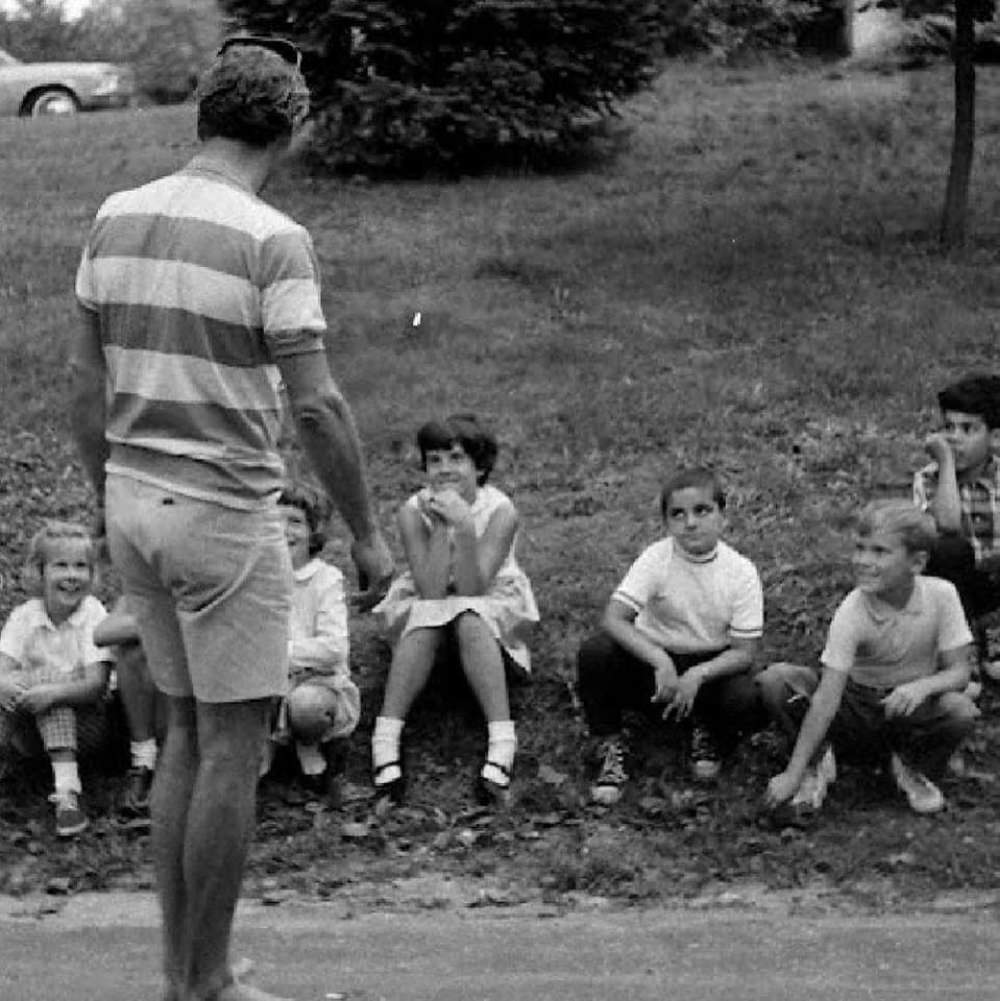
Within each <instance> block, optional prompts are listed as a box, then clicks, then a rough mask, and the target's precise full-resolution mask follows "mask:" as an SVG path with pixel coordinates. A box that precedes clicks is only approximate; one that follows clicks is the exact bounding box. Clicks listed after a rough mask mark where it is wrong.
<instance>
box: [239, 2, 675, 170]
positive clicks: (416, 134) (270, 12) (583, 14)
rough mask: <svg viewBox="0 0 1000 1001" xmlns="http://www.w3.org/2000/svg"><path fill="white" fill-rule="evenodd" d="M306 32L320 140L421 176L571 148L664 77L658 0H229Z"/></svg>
mask: <svg viewBox="0 0 1000 1001" xmlns="http://www.w3.org/2000/svg"><path fill="white" fill-rule="evenodd" d="M223 4H224V7H225V8H226V9H227V10H228V11H229V13H231V14H232V15H233V16H234V18H235V19H236V20H237V21H238V22H239V23H241V24H242V25H244V26H245V27H247V28H248V29H251V30H254V31H262V32H273V33H275V34H281V35H285V36H287V37H290V38H292V39H294V40H295V41H297V42H298V43H299V44H300V45H301V46H302V48H303V50H304V51H305V53H306V59H305V63H304V69H305V71H306V75H307V77H308V79H309V83H310V86H311V88H312V91H313V97H314V103H315V106H316V115H315V120H316V132H315V136H314V144H313V145H314V151H315V153H316V155H317V156H319V157H320V158H321V159H322V160H323V162H324V163H325V164H327V165H328V166H330V167H332V168H334V169H336V170H340V171H363V172H366V173H387V172H391V173H407V174H416V173H422V172H425V171H427V170H432V169H444V170H449V171H458V170H475V169H481V168H484V167H487V166H492V165H496V164H503V163H517V162H525V161H528V162H537V161H538V160H539V159H544V158H546V157H551V156H562V155H566V154H568V153H570V152H571V151H573V150H575V149H577V148H578V146H579V145H580V144H581V143H583V142H585V141H586V140H587V138H588V137H590V136H591V135H592V134H593V133H594V132H595V131H596V130H598V129H599V128H600V126H601V123H602V122H603V121H605V120H606V119H607V117H608V116H610V115H612V114H613V113H614V104H615V101H616V100H617V99H619V98H622V97H625V96H627V95H629V94H631V93H633V92H635V91H636V90H637V89H638V88H639V87H641V86H642V85H643V84H644V83H645V82H646V81H647V80H648V79H649V77H650V76H651V75H652V72H653V69H654V63H655V54H656V46H657V41H658V37H659V27H658V13H659V11H658V4H657V3H656V2H653V0H423V2H421V3H419V4H417V3H411V2H409V0H287V2H285V3H281V4H277V3H273V2H271V0H223Z"/></svg>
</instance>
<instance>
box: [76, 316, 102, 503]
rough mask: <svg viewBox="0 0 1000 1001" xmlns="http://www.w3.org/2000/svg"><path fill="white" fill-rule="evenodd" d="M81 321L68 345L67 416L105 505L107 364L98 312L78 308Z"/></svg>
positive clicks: (87, 471)
mask: <svg viewBox="0 0 1000 1001" xmlns="http://www.w3.org/2000/svg"><path fill="white" fill-rule="evenodd" d="M79 316H80V322H79V324H78V325H77V328H76V333H75V336H74V337H73V341H72V343H71V345H70V351H69V370H70V417H71V421H72V434H73V439H74V440H75V442H76V448H77V452H78V453H79V455H80V460H81V462H82V463H83V468H84V470H85V471H86V473H87V477H88V479H89V480H90V482H91V483H92V484H93V485H94V489H95V490H96V491H97V498H98V503H99V505H100V506H101V507H103V506H104V476H105V473H104V464H105V462H106V461H107V458H108V441H107V438H106V436H105V425H106V422H107V395H106V393H107V366H106V363H105V360H104V350H103V348H102V346H101V330H100V324H99V321H98V317H97V314H96V313H94V312H92V311H91V310H89V309H84V308H83V307H80V309H79Z"/></svg>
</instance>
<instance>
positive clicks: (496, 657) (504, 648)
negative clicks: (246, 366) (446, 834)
mask: <svg viewBox="0 0 1000 1001" xmlns="http://www.w3.org/2000/svg"><path fill="white" fill-rule="evenodd" d="M417 445H418V447H419V449H420V460H421V465H422V467H423V469H424V472H425V473H426V477H427V482H426V485H425V486H424V487H423V489H421V490H420V491H418V492H417V493H416V494H414V495H413V496H412V497H410V498H409V499H408V500H407V501H406V503H405V504H403V506H402V508H401V509H400V512H399V519H398V523H399V531H400V535H401V537H402V542H403V549H404V551H405V554H406V561H407V564H408V569H407V570H406V571H404V573H403V574H402V575H401V576H400V577H398V578H397V579H396V580H395V581H394V582H393V585H392V587H391V588H390V589H389V593H388V594H387V595H386V597H385V599H384V600H383V601H382V602H381V604H379V605H378V606H377V607H376V608H375V613H376V615H378V616H379V618H380V620H381V622H382V623H383V625H384V626H385V628H386V630H387V631H389V632H390V634H391V635H392V636H393V637H394V638H396V646H395V650H394V653H393V658H392V665H391V667H390V668H389V677H388V679H387V681H386V689H385V696H384V700H383V703H382V709H381V712H380V713H379V715H378V718H377V719H376V720H375V730H374V733H373V735H372V766H373V769H374V781H375V786H376V789H377V790H378V791H379V792H380V793H384V794H388V795H390V796H391V797H392V798H393V799H397V800H398V799H399V798H400V797H401V795H402V791H403V770H402V764H401V759H400V751H399V743H400V734H401V732H402V729H403V723H404V721H405V719H406V714H407V712H408V711H409V709H410V707H411V705H412V704H413V701H414V699H415V698H416V697H417V695H418V694H419V693H420V692H421V691H422V689H423V688H424V686H425V684H426V683H427V679H428V678H429V676H430V673H431V669H432V668H433V666H434V663H435V660H436V658H437V657H438V654H439V652H441V651H444V652H448V651H449V650H451V651H454V653H455V656H456V658H457V661H458V664H459V665H460V667H461V670H462V673H463V674H464V675H465V677H466V679H467V680H468V683H469V686H470V687H471V689H472V692H473V694H474V695H475V697H476V699H477V701H478V702H479V704H480V706H481V707H482V710H483V714H484V715H485V717H486V724H487V731H488V733H487V749H486V758H485V761H484V763H483V766H482V769H481V770H480V772H479V787H480V790H481V792H483V793H485V794H486V795H487V796H488V797H490V798H492V799H494V800H497V801H499V802H501V803H503V802H506V800H507V798H508V796H509V789H510V778H511V770H512V768H513V764H514V752H515V750H516V748H517V741H516V738H515V735H514V723H513V721H512V720H511V718H510V705H509V702H508V697H507V671H508V670H512V671H515V672H518V671H519V672H522V673H523V674H527V673H528V672H529V671H530V668H531V662H530V659H529V655H528V648H527V646H526V643H525V638H526V634H527V632H528V630H529V629H530V627H531V626H532V625H533V624H534V623H535V622H537V621H538V609H537V607H536V605H535V599H534V595H533V594H532V591H531V584H530V583H529V581H528V578H527V577H526V576H525V574H524V571H523V570H521V568H520V567H519V566H518V563H517V559H516V557H515V554H514V549H515V542H516V539H517V527H518V519H517V511H516V510H515V509H514V505H513V504H512V503H511V501H510V498H509V497H507V495H506V494H504V493H503V492H501V491H500V490H498V489H497V488H496V487H493V486H490V485H488V484H487V482H486V481H487V479H488V478H489V475H490V472H491V471H492V469H493V465H494V463H495V461H496V455H497V443H496V439H495V438H494V437H493V435H492V434H490V432H488V431H487V430H485V429H484V428H483V427H482V426H481V425H480V424H479V422H478V420H477V419H476V418H475V416H473V415H471V414H458V415H455V416H453V417H449V418H447V419H446V420H444V421H434V422H431V423H429V424H425V425H424V426H423V427H421V428H420V430H419V431H418V432H417ZM445 644H447V646H445Z"/></svg>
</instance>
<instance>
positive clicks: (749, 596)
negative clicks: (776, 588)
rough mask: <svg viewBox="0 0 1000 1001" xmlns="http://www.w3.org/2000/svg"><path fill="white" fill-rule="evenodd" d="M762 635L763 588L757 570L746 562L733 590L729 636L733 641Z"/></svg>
mask: <svg viewBox="0 0 1000 1001" xmlns="http://www.w3.org/2000/svg"><path fill="white" fill-rule="evenodd" d="M763 634H764V588H763V587H762V586H761V582H760V574H759V573H757V568H756V567H755V566H754V565H753V564H752V563H750V562H749V561H747V562H746V563H744V564H743V565H742V572H741V573H740V575H739V580H738V582H737V584H736V587H735V588H734V594H733V615H732V619H731V620H730V622H729V635H730V636H732V637H733V638H734V639H757V638H758V637H760V636H762V635H763Z"/></svg>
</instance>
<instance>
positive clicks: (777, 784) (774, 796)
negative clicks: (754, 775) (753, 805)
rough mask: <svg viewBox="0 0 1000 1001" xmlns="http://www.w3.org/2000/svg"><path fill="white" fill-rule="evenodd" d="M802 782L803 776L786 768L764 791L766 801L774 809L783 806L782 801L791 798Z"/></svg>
mask: <svg viewBox="0 0 1000 1001" xmlns="http://www.w3.org/2000/svg"><path fill="white" fill-rule="evenodd" d="M801 784H802V778H801V777H797V776H795V775H792V774H790V773H789V772H788V770H787V769H786V770H785V771H783V772H781V773H780V774H779V775H775V776H774V777H773V778H772V779H771V781H770V782H768V784H767V789H766V791H765V792H764V802H765V803H766V804H767V806H768V807H769V808H770V809H772V810H773V809H774V808H775V807H776V806H781V804H782V803H784V802H786V801H787V800H790V799H791V798H792V797H793V796H794V795H795V793H796V791H797V790H798V788H799V786H800V785H801Z"/></svg>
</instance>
